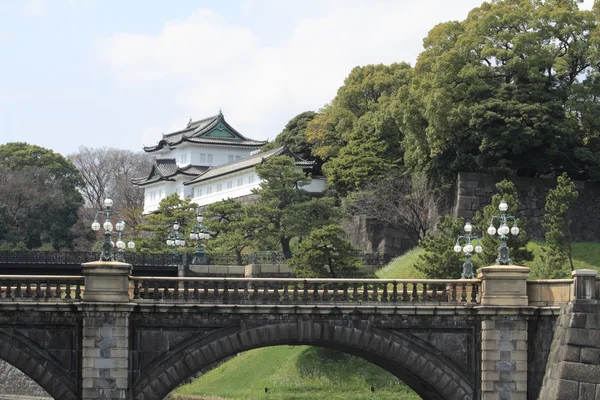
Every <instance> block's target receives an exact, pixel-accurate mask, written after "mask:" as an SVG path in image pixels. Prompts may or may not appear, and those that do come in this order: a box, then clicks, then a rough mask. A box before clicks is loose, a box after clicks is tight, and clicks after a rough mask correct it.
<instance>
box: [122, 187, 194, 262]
mask: <svg viewBox="0 0 600 400" xmlns="http://www.w3.org/2000/svg"><path fill="white" fill-rule="evenodd" d="M197 215H198V205H197V204H196V203H192V201H191V199H189V198H187V199H180V198H179V196H178V195H177V194H176V193H174V194H172V195H169V196H167V197H165V198H164V199H162V200H161V201H160V203H159V205H158V210H156V212H154V213H152V214H150V215H148V216H147V217H146V221H145V222H144V223H142V224H140V225H138V226H137V229H136V232H135V234H136V237H135V239H134V240H135V244H136V251H141V252H158V253H166V252H169V251H171V250H172V249H170V248H169V247H168V246H167V244H166V242H167V236H168V235H169V232H171V231H172V229H173V224H174V223H175V222H179V224H180V228H179V231H180V232H181V234H182V235H183V239H184V240H186V244H188V245H191V243H188V242H189V239H188V234H189V232H190V230H191V228H192V227H193V226H194V225H195V224H196V217H197ZM188 251H191V247H188Z"/></svg>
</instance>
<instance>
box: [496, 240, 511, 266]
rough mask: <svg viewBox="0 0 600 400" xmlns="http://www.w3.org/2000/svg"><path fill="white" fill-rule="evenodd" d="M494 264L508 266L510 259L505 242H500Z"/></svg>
mask: <svg viewBox="0 0 600 400" xmlns="http://www.w3.org/2000/svg"><path fill="white" fill-rule="evenodd" d="M496 264H498V265H510V257H509V256H508V246H507V245H506V240H502V241H501V242H500V247H498V258H497V259H496Z"/></svg>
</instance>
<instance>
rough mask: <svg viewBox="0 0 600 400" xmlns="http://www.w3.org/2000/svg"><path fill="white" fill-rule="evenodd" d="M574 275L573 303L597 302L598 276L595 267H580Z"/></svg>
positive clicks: (573, 272)
mask: <svg viewBox="0 0 600 400" xmlns="http://www.w3.org/2000/svg"><path fill="white" fill-rule="evenodd" d="M571 275H572V276H573V297H572V299H573V303H584V302H585V303H596V276H597V275H598V271H596V270H593V269H578V270H575V271H572V272H571Z"/></svg>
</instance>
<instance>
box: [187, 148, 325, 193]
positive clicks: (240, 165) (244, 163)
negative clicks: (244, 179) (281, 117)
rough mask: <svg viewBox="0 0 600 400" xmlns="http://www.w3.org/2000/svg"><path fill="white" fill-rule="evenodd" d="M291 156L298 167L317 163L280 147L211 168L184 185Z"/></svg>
mask: <svg viewBox="0 0 600 400" xmlns="http://www.w3.org/2000/svg"><path fill="white" fill-rule="evenodd" d="M282 155H285V156H289V157H292V158H293V159H294V160H295V162H296V165H298V166H313V165H315V161H307V160H304V159H302V158H300V157H298V156H297V155H295V154H294V153H292V152H291V151H290V150H289V149H288V148H287V147H286V146H282V147H279V148H277V149H274V150H269V151H265V152H262V153H257V154H253V155H251V156H250V157H247V158H244V159H241V160H238V161H234V162H230V163H227V164H222V165H218V166H216V167H211V168H209V169H208V171H206V172H205V173H203V174H202V175H200V176H198V177H196V178H194V179H192V180H191V181H188V182H184V183H183V184H184V185H191V184H194V183H198V182H203V181H206V180H208V179H212V178H216V177H219V176H222V175H227V174H230V173H233V172H237V171H242V170H244V169H248V168H252V167H254V166H255V165H257V164H260V163H261V162H263V160H264V159H266V158H269V157H271V156H282Z"/></svg>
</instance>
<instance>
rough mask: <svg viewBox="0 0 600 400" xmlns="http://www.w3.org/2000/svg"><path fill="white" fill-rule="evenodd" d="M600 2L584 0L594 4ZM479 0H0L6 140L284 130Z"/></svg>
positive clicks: (67, 148)
mask: <svg viewBox="0 0 600 400" xmlns="http://www.w3.org/2000/svg"><path fill="white" fill-rule="evenodd" d="M592 2H593V0H585V2H584V4H583V5H582V6H583V8H586V9H589V8H591V6H592ZM480 4H481V0H228V1H223V0H213V1H209V0H205V1H202V0H177V1H167V0H160V1H159V0H128V1H122V0H0V54H1V56H0V57H1V58H0V77H1V78H0V144H1V143H7V142H14V141H21V142H23V141H24V142H27V143H30V144H35V145H38V146H42V147H46V148H49V149H52V150H54V151H56V152H59V153H61V154H63V155H65V156H66V155H69V154H73V153H76V152H77V151H78V148H79V147H80V146H85V147H92V148H98V147H113V148H119V149H127V150H133V151H141V149H142V146H143V145H153V144H155V143H157V142H158V141H159V140H160V139H161V137H162V133H169V132H173V131H176V130H179V129H182V128H184V127H185V126H186V125H187V122H188V121H189V119H190V118H192V119H193V120H198V119H202V118H205V117H209V116H212V115H216V114H217V113H218V112H219V110H221V111H222V112H223V114H224V115H225V118H226V119H227V121H228V122H229V123H230V124H231V125H232V126H233V127H234V128H236V129H237V130H238V131H239V132H240V133H242V134H243V135H245V136H246V137H249V138H252V139H256V140H266V139H269V140H273V139H274V138H275V137H276V136H277V134H278V133H279V132H281V130H282V129H283V128H284V126H285V124H286V123H287V122H288V121H289V120H290V119H292V118H293V117H294V116H296V115H297V114H300V113H301V112H304V111H308V110H313V111H318V110H319V109H320V108H321V107H323V106H324V105H325V104H327V103H328V102H330V101H331V100H332V99H333V98H334V97H335V94H336V92H337V89H338V88H339V87H340V86H341V85H342V84H343V81H344V78H345V77H346V76H347V75H348V74H349V73H350V71H351V70H352V68H353V67H355V66H357V65H366V64H378V63H383V64H391V63H393V62H401V61H405V62H408V63H410V64H411V65H414V63H415V61H416V59H417V56H418V55H419V53H420V51H421V50H422V40H423V38H424V37H425V36H426V35H427V32H428V31H429V30H430V29H431V28H433V27H434V26H435V25H436V24H438V23H440V22H445V21H449V20H463V19H464V18H466V16H467V14H468V12H469V10H471V9H472V8H474V7H477V6H479V5H480Z"/></svg>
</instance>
